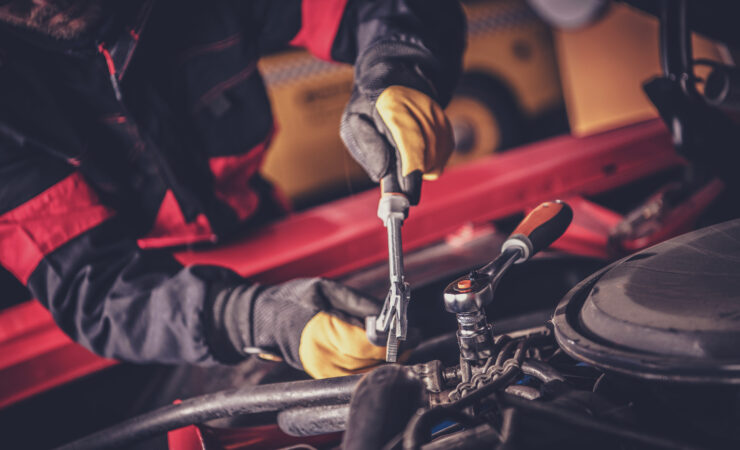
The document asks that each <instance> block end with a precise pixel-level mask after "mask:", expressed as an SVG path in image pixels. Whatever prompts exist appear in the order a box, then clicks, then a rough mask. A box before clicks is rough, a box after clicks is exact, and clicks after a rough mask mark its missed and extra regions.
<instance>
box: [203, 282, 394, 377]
mask: <svg viewBox="0 0 740 450" xmlns="http://www.w3.org/2000/svg"><path fill="white" fill-rule="evenodd" d="M380 307H381V305H380V303H379V302H377V301H375V300H373V299H371V298H369V297H366V296H365V295H362V294H360V293H359V292H357V291H354V290H352V289H350V288H348V287H346V286H343V285H341V284H339V283H336V282H334V281H331V280H326V279H321V278H312V279H297V280H292V281H289V282H287V283H283V284H280V285H277V286H271V287H265V286H261V285H239V286H236V287H231V288H228V289H224V290H223V291H222V292H221V293H219V294H218V295H217V296H216V300H215V303H214V308H213V311H214V314H213V317H214V323H215V324H216V328H220V329H221V331H217V334H218V335H220V336H221V339H217V340H216V341H215V342H212V344H211V345H212V346H213V345H220V346H223V345H226V346H228V347H231V348H229V349H228V352H229V353H232V354H233V353H237V354H239V355H241V356H242V357H244V356H246V355H248V354H252V353H256V354H265V353H267V354H274V355H279V356H281V357H282V358H283V359H284V360H285V361H286V362H287V363H288V364H290V365H291V366H293V367H295V368H298V369H302V370H305V371H306V372H307V373H308V374H309V375H311V376H312V377H314V378H329V377H337V376H343V375H350V374H354V373H358V372H363V371H366V370H369V369H371V368H373V367H375V366H377V365H378V364H380V363H382V362H383V361H384V360H385V347H379V346H376V345H373V344H371V343H370V341H368V339H367V337H366V335H365V330H364V328H363V324H364V318H365V317H366V316H370V315H375V314H377V313H378V312H379V311H380ZM224 341H225V342H224ZM216 353H218V352H217V351H216ZM222 353H223V352H222ZM222 359H226V358H222ZM232 360H233V358H232Z"/></svg>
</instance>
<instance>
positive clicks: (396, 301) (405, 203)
mask: <svg viewBox="0 0 740 450" xmlns="http://www.w3.org/2000/svg"><path fill="white" fill-rule="evenodd" d="M380 190H381V196H380V202H379V203H378V217H379V218H380V220H382V221H383V225H385V228H386V230H387V232H388V269H389V275H390V289H389V290H388V295H387V296H386V298H385V303H384V304H383V309H381V311H380V314H379V315H378V316H377V317H375V316H372V317H369V318H367V319H366V323H365V329H366V330H367V336H368V339H370V341H371V342H373V343H376V344H380V342H379V341H381V340H382V337H383V336H385V335H386V334H387V335H388V337H387V342H386V355H385V359H386V361H388V362H396V360H397V359H398V341H403V340H406V330H407V323H408V319H407V317H406V311H407V307H408V304H409V300H410V299H411V290H410V288H409V284H408V283H407V282H406V280H405V276H404V271H403V249H402V247H401V226H402V225H403V221H404V220H405V219H406V217H408V213H409V205H410V203H409V199H408V198H407V197H406V196H405V195H404V194H402V193H401V188H400V185H399V183H398V179H397V178H396V175H395V173H391V174H389V175H386V176H385V177H383V179H382V180H381V181H380Z"/></svg>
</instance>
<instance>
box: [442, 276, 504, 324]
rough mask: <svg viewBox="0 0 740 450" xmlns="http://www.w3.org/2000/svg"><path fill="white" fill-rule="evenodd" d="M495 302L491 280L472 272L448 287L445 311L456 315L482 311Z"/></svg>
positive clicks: (445, 292) (445, 293) (445, 295)
mask: <svg viewBox="0 0 740 450" xmlns="http://www.w3.org/2000/svg"><path fill="white" fill-rule="evenodd" d="M491 300H493V289H492V287H491V278H490V277H488V276H486V275H482V274H479V273H477V272H471V273H469V274H468V275H464V276H462V277H460V278H458V279H457V280H455V281H453V282H452V283H450V284H448V285H447V288H445V291H444V301H445V309H446V310H447V311H448V312H451V313H454V314H465V313H470V312H474V311H480V310H481V309H483V308H485V306H486V305H488V304H489V303H490V302H491Z"/></svg>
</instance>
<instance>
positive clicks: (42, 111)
mask: <svg viewBox="0 0 740 450" xmlns="http://www.w3.org/2000/svg"><path fill="white" fill-rule="evenodd" d="M288 44H290V45H294V46H302V47H305V48H307V49H308V50H309V51H311V52H312V53H313V54H314V55H316V56H317V57H319V58H322V59H327V60H333V61H338V62H344V63H352V64H354V66H355V85H354V91H353V93H352V98H351V100H350V102H349V104H348V106H347V109H346V111H345V114H344V116H343V119H342V124H341V135H342V138H343V139H344V141H345V143H346V144H347V146H348V147H349V149H350V151H351V153H352V154H353V156H354V157H355V158H356V159H357V160H358V161H359V162H360V164H361V165H362V166H363V167H364V168H365V169H366V171H367V172H368V174H369V175H370V177H371V178H372V179H373V180H374V181H378V180H379V179H380V178H381V177H383V176H384V175H385V174H387V173H389V171H392V170H398V171H399V172H400V173H401V175H403V176H406V175H408V174H410V173H411V172H414V171H421V172H424V173H425V174H426V175H428V176H430V177H432V178H433V177H434V176H436V175H437V174H439V172H440V171H441V169H442V167H443V165H444V163H445V162H446V160H447V158H448V157H449V154H450V152H451V150H452V136H451V130H450V126H449V122H448V121H447V119H446V118H445V116H444V113H443V112H442V109H441V107H443V106H444V105H446V103H447V102H448V101H449V99H450V95H451V92H452V89H453V87H454V85H455V83H456V81H457V78H458V76H459V73H460V67H461V55H462V51H463V47H464V19H463V15H462V11H461V8H460V5H459V4H457V2H456V1H454V0H449V1H448V0H434V1H433V0H375V1H370V0H368V1H361V0H323V1H322V0H303V1H299V0H284V1H275V0H249V1H247V0H223V1H196V0H177V1H175V0H147V1H141V0H137V1H133V0H127V1H123V0H121V1H114V0H111V1H102V0H91V1H83V0H79V1H77V0H10V1H8V0H4V1H1V2H0V183H1V184H0V264H2V266H3V267H4V268H5V269H6V270H7V271H9V272H10V273H12V274H13V275H14V276H15V277H16V278H17V279H18V280H20V281H21V282H22V283H24V284H25V285H26V286H27V287H28V289H29V290H30V292H31V294H32V295H33V296H34V297H35V298H36V299H38V300H39V301H40V302H42V303H43V304H44V305H45V306H46V307H47V308H48V309H49V311H51V314H52V315H53V317H54V319H55V320H56V322H57V323H58V325H59V326H60V327H61V328H62V329H63V330H64V331H65V332H66V333H67V334H68V335H69V336H71V337H72V338H73V339H74V340H76V341H77V342H79V343H80V344H82V345H84V346H85V347H87V348H89V349H90V350H92V351H94V352H96V353H98V354H100V355H103V356H106V357H111V358H116V359H120V360H125V361H131V362H140V363H147V362H158V363H174V364H180V363H195V364H206V365H207V364H214V363H237V362H239V361H242V360H244V359H246V357H247V356H248V355H250V354H252V353H267V354H276V355H280V356H281V357H282V358H284V360H285V361H286V362H288V363H289V364H291V365H292V366H294V367H297V368H300V369H303V370H305V371H306V372H308V373H309V374H310V375H312V376H314V377H328V376H339V375H344V374H348V373H353V372H355V371H358V370H362V369H366V368H368V367H371V366H373V365H376V364H378V363H379V362H380V361H381V360H383V359H384V355H385V350H384V348H382V347H375V346H373V345H371V344H370V343H369V342H368V341H367V339H366V337H365V334H364V330H363V329H362V326H361V323H362V322H361V320H360V318H362V317H364V316H366V315H369V314H373V313H376V312H377V309H378V303H377V301H375V300H373V299H370V298H368V297H366V296H364V295H362V294H360V293H357V292H355V291H353V290H351V289H349V288H347V287H344V286H342V285H340V284H338V283H335V282H332V281H330V280H325V279H300V280H293V281H289V282H286V283H283V284H280V285H275V286H265V285H261V284H257V283H251V282H249V281H248V280H245V279H243V278H241V277H240V276H238V275H237V274H235V273H233V272H231V271H229V270H227V269H224V268H220V267H211V266H190V267H183V266H182V265H181V264H180V263H178V262H177V261H176V259H175V258H174V257H173V255H172V251H171V249H172V248H177V247H182V246H190V245H193V244H197V243H203V242H206V243H207V242H211V243H212V242H216V241H222V240H223V239H226V238H228V237H230V236H232V237H233V236H234V235H235V233H237V232H240V233H243V232H244V230H247V231H248V230H250V229H254V227H255V226H257V225H258V224H260V223H264V222H265V221H266V220H268V219H270V218H274V217H276V216H278V215H280V214H281V213H283V212H284V211H285V209H284V207H282V206H281V202H280V200H279V196H278V195H277V193H276V192H275V190H274V189H273V188H272V187H271V186H270V184H269V183H268V182H266V181H265V180H264V179H262V178H261V177H260V176H259V174H258V169H259V166H260V162H261V160H262V158H263V156H264V153H265V150H266V149H267V147H268V146H269V142H270V139H271V137H272V136H273V133H274V131H275V127H274V125H273V122H272V118H271V114H270V105H269V102H268V98H267V95H266V92H265V88H264V86H263V82H262V80H261V78H260V74H259V72H258V71H257V69H256V62H257V59H258V58H259V57H260V56H261V55H264V54H266V53H268V52H271V51H275V50H278V49H281V48H283V47H285V46H286V45H288ZM286 125H288V126H289V125H290V124H286ZM296 151H300V149H296ZM395 161H399V164H398V165H397V164H396V163H395ZM403 180H409V179H408V178H403ZM402 186H403V188H404V189H405V190H406V193H407V194H409V195H411V196H417V195H418V189H419V185H418V184H413V183H408V182H404V183H402ZM166 248H170V250H167V249H166ZM244 257H245V258H248V257H249V255H244Z"/></svg>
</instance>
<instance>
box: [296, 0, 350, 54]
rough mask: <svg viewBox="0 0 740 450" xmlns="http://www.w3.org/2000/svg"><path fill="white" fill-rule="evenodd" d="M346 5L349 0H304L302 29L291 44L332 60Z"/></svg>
mask: <svg viewBox="0 0 740 450" xmlns="http://www.w3.org/2000/svg"><path fill="white" fill-rule="evenodd" d="M346 5H347V0H303V2H302V5H301V29H300V30H299V31H298V34H296V36H295V37H294V38H293V40H292V41H290V44H291V45H295V46H298V47H305V48H307V49H308V50H309V51H310V52H311V53H312V54H313V55H314V56H316V57H317V58H321V59H323V60H326V61H331V59H332V58H331V46H332V44H333V43H334V37H335V36H336V35H337V31H338V30H339V23H340V22H341V21H342V14H343V13H344V7H345V6H346Z"/></svg>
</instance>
